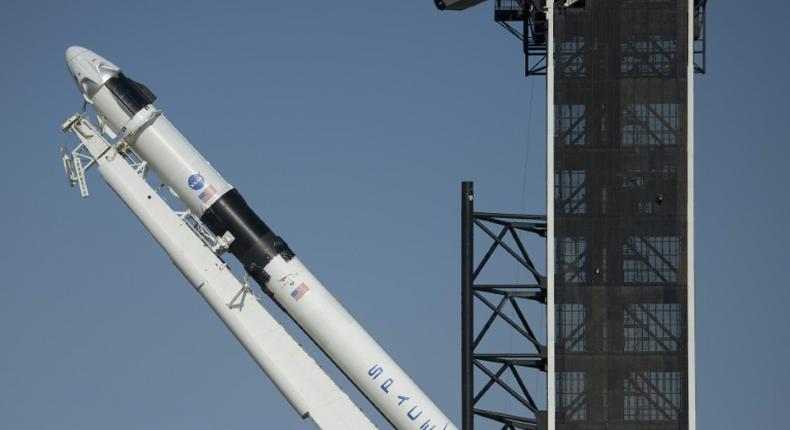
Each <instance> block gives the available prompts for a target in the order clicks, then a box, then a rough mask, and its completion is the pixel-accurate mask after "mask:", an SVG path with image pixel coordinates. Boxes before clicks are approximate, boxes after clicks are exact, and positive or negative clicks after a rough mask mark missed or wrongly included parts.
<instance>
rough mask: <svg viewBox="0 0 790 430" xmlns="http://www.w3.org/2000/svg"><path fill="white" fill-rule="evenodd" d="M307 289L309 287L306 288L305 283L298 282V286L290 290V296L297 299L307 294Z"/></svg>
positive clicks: (308, 289)
mask: <svg viewBox="0 0 790 430" xmlns="http://www.w3.org/2000/svg"><path fill="white" fill-rule="evenodd" d="M308 291H310V288H308V287H307V285H305V284H304V282H302V283H301V284H299V286H298V287H296V288H294V290H293V291H291V297H293V298H294V300H296V301H299V299H301V298H302V297H304V295H305V294H307V292H308Z"/></svg>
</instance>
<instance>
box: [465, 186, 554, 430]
mask: <svg viewBox="0 0 790 430" xmlns="http://www.w3.org/2000/svg"><path fill="white" fill-rule="evenodd" d="M475 231H477V232H478V233H479V234H480V233H481V234H480V235H481V236H482V237H484V238H485V239H486V242H488V243H487V244H486V247H485V248H484V249H485V253H484V254H483V255H482V257H481V258H480V259H479V261H477V262H475V258H474V256H475V247H474V237H475ZM522 235H536V236H538V237H545V235H546V217H545V216H543V215H523V214H505V213H489V212H475V211H474V191H473V184H472V183H471V182H464V183H463V184H462V190H461V290H462V293H461V306H462V310H461V315H462V316H461V318H462V322H461V327H462V328H461V336H462V337H461V339H462V341H461V342H462V355H461V360H462V387H463V388H462V390H463V399H462V401H463V418H462V428H463V429H464V430H472V429H473V428H474V417H475V415H477V416H480V417H483V418H486V419H488V420H492V421H496V422H498V423H500V424H501V425H502V427H501V428H502V429H537V428H545V427H544V426H542V425H540V427H539V422H542V421H543V420H545V411H542V410H541V409H540V408H539V406H538V404H537V403H536V401H535V397H534V391H535V389H536V388H535V387H530V386H529V384H528V383H526V382H525V380H526V378H524V375H523V373H524V370H525V369H536V370H538V371H540V372H545V371H546V344H545V340H544V339H539V338H538V336H537V335H536V333H535V331H534V330H533V328H532V326H531V324H530V320H532V321H533V322H534V321H535V320H536V319H537V320H545V318H546V315H545V308H544V310H543V313H541V314H539V315H530V314H528V313H527V312H526V311H525V309H524V302H525V301H532V302H534V303H539V304H542V305H545V303H546V278H545V276H544V275H542V274H541V273H540V271H539V269H538V268H537V267H536V265H535V263H534V262H533V260H532V258H531V257H530V255H529V252H528V251H527V247H526V246H525V241H524V240H523V239H522ZM497 250H502V251H504V252H505V255H507V256H508V257H509V259H510V260H511V261H512V262H514V263H516V264H517V265H518V266H520V267H522V268H523V269H526V270H527V272H528V273H529V274H530V280H531V282H529V283H512V284H501V283H497V284H484V283H478V282H476V280H477V279H478V275H480V274H481V272H483V270H484V269H485V267H486V266H487V265H488V264H489V263H490V261H491V258H492V256H493V255H494V253H495V251H497ZM508 310H509V311H508ZM478 312H479V315H478V314H477V313H478ZM475 317H482V319H480V322H481V324H478V325H477V326H476V325H475ZM496 320H500V321H503V322H504V323H505V326H506V327H508V329H509V330H512V332H513V333H515V335H517V336H518V337H519V338H520V340H522V341H523V342H520V343H519V345H522V346H523V347H524V350H522V351H517V352H512V351H509V352H504V351H502V350H494V351H486V350H485V348H484V347H483V346H482V344H483V340H484V338H485V337H486V336H487V335H489V334H490V333H491V327H492V325H493V324H494V322H495V321H496ZM475 375H478V376H479V377H478V378H476V377H475ZM505 375H507V377H506V376H505ZM542 377H543V378H545V374H543V376H542ZM494 386H497V387H499V388H500V389H501V392H502V393H505V395H506V396H508V397H509V398H510V399H512V400H515V402H516V404H517V406H518V409H519V410H520V411H521V413H518V414H515V413H507V412H506V411H504V410H501V409H502V408H501V407H500V408H497V409H487V408H485V407H482V406H480V405H481V404H482V400H483V399H484V398H485V397H486V396H487V395H489V394H490V392H491V389H492V387H494ZM540 398H543V393H540ZM496 404H498V405H501V404H502V402H496Z"/></svg>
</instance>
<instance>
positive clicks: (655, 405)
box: [553, 0, 692, 430]
mask: <svg viewBox="0 0 790 430" xmlns="http://www.w3.org/2000/svg"><path fill="white" fill-rule="evenodd" d="M687 12H688V1H687V0H590V1H586V2H585V3H584V6H583V7H577V8H572V9H558V10H555V16H554V23H555V25H554V28H553V31H554V48H555V70H554V95H555V98H554V106H553V109H554V113H555V118H556V121H555V127H554V129H555V133H554V146H553V149H554V160H555V166H554V174H555V193H554V219H553V222H554V226H555V229H554V231H555V250H556V252H555V279H554V283H555V284H554V285H555V305H556V314H555V317H556V338H555V351H556V357H555V364H556V374H555V375H554V377H555V378H556V388H557V395H556V398H555V400H556V405H557V408H556V428H557V429H558V430H562V429H574V430H585V429H596V430H598V429H608V430H621V429H622V430H625V429H629V430H631V429H656V430H658V429H661V430H669V429H672V430H675V429H678V430H679V429H688V428H689V422H688V405H689V399H688V384H689V381H688V333H689V330H691V329H692V328H690V327H688V324H687V313H688V300H687V285H688V282H687V279H688V273H689V267H687V261H688V253H687V244H688V222H689V220H688V219H687V203H688V183H689V182H688V181H689V178H688V171H687V163H688V153H687V134H688V133H687V130H688V124H687V110H688V95H687V89H688V88H687V67H688V56H687V47H688V13H687Z"/></svg>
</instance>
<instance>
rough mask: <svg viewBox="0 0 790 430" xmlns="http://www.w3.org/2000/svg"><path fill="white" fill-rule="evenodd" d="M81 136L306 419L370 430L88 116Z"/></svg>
mask: <svg viewBox="0 0 790 430" xmlns="http://www.w3.org/2000/svg"><path fill="white" fill-rule="evenodd" d="M70 128H71V129H72V130H73V131H74V132H75V133H77V134H78V136H79V137H80V139H81V140H82V141H83V144H84V145H85V147H86V148H87V150H88V152H89V153H90V155H91V156H92V157H93V159H95V160H96V164H97V166H98V170H99V173H100V174H101V175H102V177H103V178H104V180H105V181H106V182H107V184H108V185H109V186H110V188H112V190H113V191H115V193H116V194H117V195H118V197H120V198H121V200H123V202H124V203H125V204H126V206H127V207H129V209H130V210H131V211H132V212H133V213H134V214H135V215H136V216H137V218H139V219H140V221H141V222H142V223H143V225H144V226H145V227H146V229H148V231H149V232H150V233H151V235H152V236H153V237H154V239H155V240H156V241H157V242H158V243H159V245H160V246H162V248H163V249H164V250H165V252H166V253H167V255H168V256H170V259H171V260H172V262H173V264H174V265H175V266H176V267H177V268H178V270H179V271H181V273H182V274H183V275H184V276H185V277H186V278H187V280H189V282H190V283H191V284H192V286H193V287H195V290H196V291H197V292H198V293H199V294H200V295H201V296H202V297H203V299H204V300H205V301H206V303H207V304H208V305H209V306H210V307H211V309H212V310H213V311H214V312H215V313H216V314H217V316H219V318H220V319H221V320H222V321H223V322H224V323H225V325H226V326H227V327H228V329H230V331H231V332H232V333H233V335H234V336H235V337H236V339H238V340H239V342H240V343H241V344H242V346H244V349H246V350H247V352H248V353H249V354H250V356H252V358H253V359H254V360H255V362H256V363H257V364H258V366H260V368H261V369H262V370H263V371H264V373H266V374H267V375H268V376H269V378H270V379H271V380H272V382H273V383H274V385H275V386H276V387H277V388H278V389H279V390H280V392H281V393H282V394H283V396H285V398H286V399H287V400H288V402H289V403H290V404H291V406H293V408H294V409H295V410H296V412H297V413H298V414H299V416H301V417H302V418H307V417H308V416H309V417H310V418H312V419H313V421H314V422H315V424H316V425H317V426H318V427H319V428H320V429H322V430H349V429H354V430H373V429H375V426H374V425H373V424H372V423H371V422H370V421H369V420H368V419H367V417H365V415H364V414H362V411H360V410H359V408H357V407H356V405H355V404H354V403H353V402H352V401H351V399H349V398H348V396H347V395H346V394H345V393H344V392H343V391H342V390H340V388H339V387H338V386H337V385H336V384H335V383H334V382H333V381H332V380H331V379H330V378H329V376H327V375H326V373H324V371H323V370H321V368H320V367H319V366H318V365H317V364H316V363H315V361H313V359H312V358H310V356H309V355H307V353H306V352H305V351H304V350H303V349H302V348H301V347H300V346H299V344H297V343H296V341H295V340H294V339H293V338H292V337H291V336H290V335H288V333H286V331H285V329H283V327H282V326H281V325H280V324H278V323H277V321H276V320H275V319H274V318H273V317H272V316H271V314H269V313H268V312H267V311H266V309H264V308H263V306H262V305H261V304H260V303H259V302H258V301H257V300H256V299H255V298H254V297H250V293H249V292H248V291H247V288H246V287H244V286H242V285H241V283H239V281H238V280H237V279H236V277H235V276H233V274H232V273H231V272H230V270H229V269H228V267H227V265H226V264H225V263H224V262H223V261H222V260H221V259H219V258H218V257H217V256H216V255H215V254H214V252H212V251H211V249H209V248H208V247H207V246H206V244H204V242H203V241H202V240H201V239H200V238H199V237H198V236H197V235H196V234H195V233H194V231H193V230H192V229H190V227H189V226H188V225H187V220H185V219H184V218H182V217H180V216H179V215H177V214H176V213H175V212H173V210H172V209H171V208H170V206H168V204H167V203H165V201H164V200H162V198H161V197H160V196H159V195H158V194H157V193H156V191H154V190H153V189H152V188H151V186H150V185H149V184H148V183H147V182H146V181H145V180H144V179H143V178H142V177H141V175H140V174H139V172H138V171H136V170H135V169H134V168H132V166H131V165H129V163H128V162H127V161H126V159H125V158H124V157H123V156H122V155H121V154H119V153H118V152H117V151H116V149H115V148H114V147H112V146H110V145H109V144H108V143H107V142H106V141H105V140H104V139H102V138H101V136H100V134H99V132H98V131H97V130H95V129H94V128H93V126H92V125H91V124H90V123H89V122H88V121H87V120H85V119H84V118H82V119H79V118H78V119H77V120H76V121H75V122H73V123H72V125H71V126H70Z"/></svg>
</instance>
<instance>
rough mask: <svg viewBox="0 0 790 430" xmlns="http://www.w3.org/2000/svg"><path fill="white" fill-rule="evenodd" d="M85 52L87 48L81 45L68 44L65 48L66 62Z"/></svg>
mask: <svg viewBox="0 0 790 430" xmlns="http://www.w3.org/2000/svg"><path fill="white" fill-rule="evenodd" d="M85 52H88V50H87V49H85V48H83V47H82V46H69V48H68V49H66V62H67V63H68V62H69V61H71V60H72V59H74V57H76V56H78V55H80V54H83V53H85Z"/></svg>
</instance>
